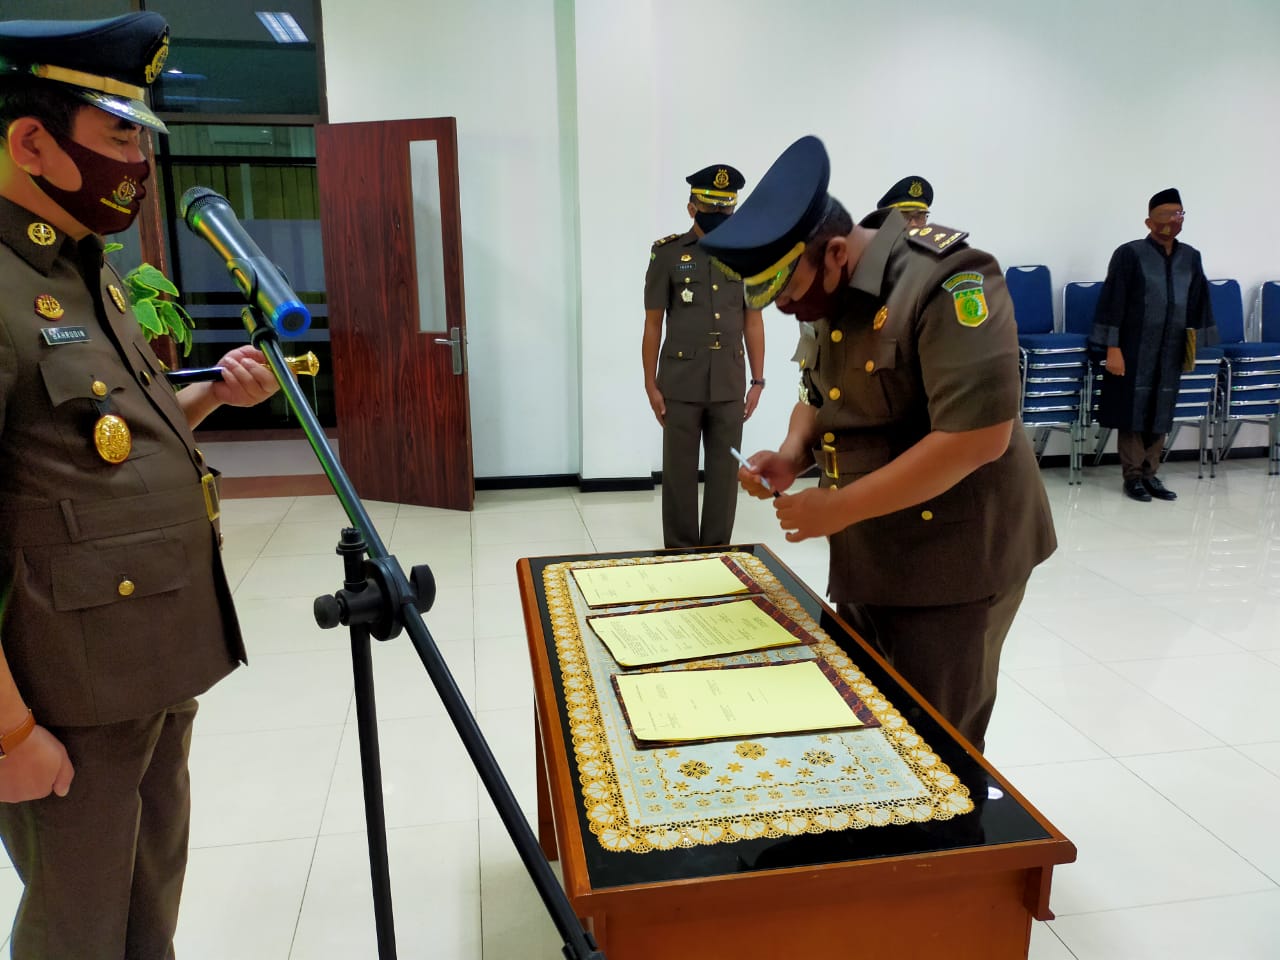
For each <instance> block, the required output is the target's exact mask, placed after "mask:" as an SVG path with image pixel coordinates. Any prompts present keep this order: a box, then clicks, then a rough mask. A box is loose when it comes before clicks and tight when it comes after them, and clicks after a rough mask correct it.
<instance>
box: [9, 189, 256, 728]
mask: <svg viewBox="0 0 1280 960" xmlns="http://www.w3.org/2000/svg"><path fill="white" fill-rule="evenodd" d="M86 277H88V278H89V279H88V280H86V279H85V278H86ZM113 287H114V288H115V290H116V291H118V292H120V293H121V297H120V304H119V305H117V303H116V297H115V296H114V295H113V294H112V290H111V288H113ZM123 289H124V285H123V284H122V282H121V281H120V279H119V278H118V277H117V276H116V274H115V273H114V272H113V271H112V270H111V269H110V267H107V266H106V265H105V263H104V260H103V255H102V244H101V242H100V241H99V240H98V239H97V238H96V237H88V238H86V239H85V240H83V241H81V242H80V243H78V244H77V243H76V242H75V241H73V240H71V239H70V238H69V237H65V236H63V235H62V234H61V232H60V231H56V230H54V228H52V227H51V226H49V225H48V224H46V223H43V222H42V221H40V220H39V218H37V217H35V216H33V215H32V214H30V213H29V212H28V211H26V210H24V209H23V208H22V207H19V206H17V205H16V204H13V203H11V202H9V201H8V200H5V199H3V198H0V592H7V600H6V601H5V604H4V606H5V610H4V613H3V622H0V644H2V645H3V648H4V653H5V656H6V657H7V659H8V662H9V666H10V668H11V669H12V671H13V675H14V678H15V680H16V681H17V684H18V689H19V690H20V691H21V693H22V695H23V697H24V698H25V700H26V702H27V704H28V705H29V706H30V707H31V708H32V709H33V711H34V712H35V714H36V717H37V719H38V720H39V721H40V722H42V723H47V724H51V725H59V726H76V725H90V724H99V723H110V722H115V721H118V720H124V719H130V718H138V717H143V716H146V715H149V714H151V713H155V712H157V711H159V710H161V709H164V708H165V707H168V706H171V705H173V704H175V703H179V702H181V701H183V700H186V699H187V698H189V697H192V696H195V695H196V694H199V693H203V692H204V691H205V690H207V689H208V688H209V687H210V686H211V685H212V684H213V683H214V682H215V681H217V680H218V679H219V678H221V677H223V676H225V675H226V674H227V673H229V672H230V671H231V670H232V669H233V668H234V667H235V665H236V663H237V661H240V660H243V659H244V646H243V643H242V642H241V638H240V632H239V626H238V624H237V621H236V617H235V612H234V609H233V608H232V605H231V593H230V590H229V588H228V585H227V580H226V576H225V574H224V573H223V569H222V562H221V560H220V558H219V554H218V531H217V528H216V525H215V524H214V523H212V522H211V521H210V518H209V514H210V512H211V511H210V510H209V509H208V508H207V507H206V502H205V490H204V484H202V477H204V476H205V475H206V474H207V473H208V469H207V468H206V467H205V465H204V463H203V458H202V457H201V455H200V453H199V451H197V450H196V447H195V441H194V438H193V437H192V434H191V430H190V429H189V428H188V426H187V422H186V418H185V416H184V415H183V413H182V410H181V408H180V407H179V406H178V402H177V400H176V398H175V397H174V394H173V390H172V388H171V387H170V386H169V384H168V382H167V381H166V380H165V378H164V376H163V372H162V368H161V366H160V362H159V361H158V360H157V358H156V355H155V354H154V353H153V352H152V350H151V348H150V346H149V345H148V344H147V342H146V339H145V338H144V337H143V335H142V332H141V330H140V328H139V327H138V323H137V320H135V319H134V316H133V313H132V311H131V310H130V309H129V308H128V306H127V304H126V303H125V301H124V299H123V295H122V291H123ZM53 301H56V304H54V303H53ZM41 306H43V308H44V314H50V313H57V312H58V311H59V310H60V311H61V316H57V317H50V316H46V315H44V314H42V312H41V310H40V307H41ZM104 414H114V415H116V416H119V417H121V418H122V419H123V420H124V421H125V423H127V424H128V427H129V430H130V431H131V433H132V450H131V452H130V453H129V455H128V458H127V459H125V460H124V461H123V462H121V463H117V464H112V463H108V462H107V461H106V460H105V459H104V458H103V457H102V456H100V455H99V452H98V448H97V447H96V446H95V443H94V427H95V424H96V422H97V421H98V419H99V417H101V416H103V415H104ZM0 595H3V593H0Z"/></svg>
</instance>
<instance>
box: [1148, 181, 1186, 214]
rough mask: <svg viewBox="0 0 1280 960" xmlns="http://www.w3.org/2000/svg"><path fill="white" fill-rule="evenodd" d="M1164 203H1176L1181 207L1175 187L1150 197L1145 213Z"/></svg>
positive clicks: (1180, 200) (1179, 197) (1180, 199)
mask: <svg viewBox="0 0 1280 960" xmlns="http://www.w3.org/2000/svg"><path fill="white" fill-rule="evenodd" d="M1166 203H1176V204H1177V205H1178V206H1182V197H1181V196H1180V195H1179V194H1178V190H1177V188H1176V187H1170V188H1169V189H1168V190H1161V191H1160V192H1159V193H1157V194H1155V195H1154V196H1152V198H1151V200H1150V201H1149V202H1148V203H1147V213H1150V212H1151V211H1152V210H1154V209H1155V208H1156V207H1158V206H1161V205H1162V204H1166Z"/></svg>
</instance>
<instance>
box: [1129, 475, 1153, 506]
mask: <svg viewBox="0 0 1280 960" xmlns="http://www.w3.org/2000/svg"><path fill="white" fill-rule="evenodd" d="M1124 495H1125V496H1126V497H1128V498H1129V499H1131V500H1141V501H1142V502H1143V503H1150V502H1151V494H1149V493H1147V487H1146V484H1144V483H1143V482H1142V481H1141V480H1140V479H1138V478H1137V477H1135V478H1134V479H1132V480H1126V481H1125V482H1124Z"/></svg>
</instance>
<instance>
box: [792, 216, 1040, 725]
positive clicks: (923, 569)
mask: <svg viewBox="0 0 1280 960" xmlns="http://www.w3.org/2000/svg"><path fill="white" fill-rule="evenodd" d="M863 225H864V226H872V227H879V230H878V232H877V234H876V236H875V237H874V238H873V240H872V241H871V243H870V245H869V246H868V247H867V249H866V250H865V251H864V252H863V255H862V257H861V258H860V260H859V262H858V265H857V267H856V268H855V269H854V272H853V275H852V277H850V280H849V289H848V290H846V291H844V292H843V294H842V297H843V299H842V300H841V306H840V308H839V310H838V311H835V315H834V316H833V318H831V319H826V320H822V321H819V322H818V323H816V324H815V325H814V329H813V332H812V335H806V336H805V337H804V339H802V342H801V346H800V349H799V350H798V351H797V354H798V357H799V359H800V361H801V370H802V384H803V391H804V394H805V398H806V400H807V401H808V402H809V403H811V404H813V405H815V406H817V408H818V409H817V411H816V426H817V438H816V440H817V443H818V446H817V448H816V449H815V450H814V457H815V460H816V462H817V464H818V467H819V469H820V470H821V471H822V480H821V483H822V484H823V485H824V486H839V487H843V486H845V485H847V484H849V483H852V482H853V481H855V480H857V479H858V478H859V477H862V476H865V475H867V474H869V473H871V472H873V471H874V470H877V469H879V468H880V467H882V466H884V465H885V464H887V463H889V462H890V461H891V460H893V459H894V458H896V457H897V456H898V455H900V454H901V453H903V452H904V451H905V450H907V449H909V448H910V447H912V446H913V445H915V444H916V443H917V442H919V441H920V440H921V439H923V438H924V437H925V436H927V435H928V434H929V433H930V432H932V431H934V430H938V431H944V432H947V433H962V432H966V431H971V430H977V429H981V428H984V427H989V426H994V425H996V424H1000V423H1004V422H1007V421H1010V420H1012V421H1014V423H1013V430H1012V433H1011V436H1010V442H1009V447H1008V449H1007V450H1006V451H1005V453H1004V454H1003V455H1002V456H1001V457H999V458H998V459H996V460H995V461H993V462H991V463H988V464H986V465H985V466H983V467H981V468H979V469H977V470H975V471H973V472H972V473H970V474H969V475H968V476H967V477H965V478H964V479H962V480H961V481H960V482H959V483H957V484H955V485H954V486H952V487H951V488H950V489H948V490H945V491H943V492H942V493H941V494H939V495H938V496H936V497H934V498H932V499H931V500H928V501H925V502H924V503H920V504H917V505H916V506H913V507H910V508H908V509H905V510H899V511H896V512H894V513H890V514H887V515H885V516H881V517H873V518H871V519H869V520H865V521H863V522H861V523H857V524H854V525H853V526H851V527H848V528H846V529H844V530H842V531H840V532H838V533H836V534H834V535H833V536H832V537H831V538H830V543H831V565H830V581H829V584H828V593H829V595H830V597H831V599H832V601H833V602H834V603H835V604H836V605H837V607H838V609H839V610H840V611H841V613H842V615H843V616H844V617H845V618H846V619H847V620H848V621H849V623H850V624H851V625H852V626H853V627H854V628H855V629H857V630H858V631H859V632H860V633H863V635H864V638H865V639H867V640H868V641H870V642H873V643H876V644H878V645H879V647H880V649H881V650H883V651H884V653H885V655H886V657H887V658H888V659H889V661H890V662H891V663H892V664H893V665H894V667H895V668H896V669H897V670H898V671H899V673H901V674H902V676H903V677H904V678H905V679H906V680H907V682H908V683H910V684H911V685H912V686H913V687H915V688H916V689H917V690H919V691H920V693H921V694H923V695H924V697H925V699H926V700H928V701H930V702H931V703H932V704H933V705H934V706H935V707H936V708H937V709H938V710H939V711H940V712H941V713H942V714H943V716H944V717H946V719H947V720H948V721H949V722H951V724H952V725H954V726H955V727H957V728H958V729H959V730H960V732H961V733H962V734H964V736H965V737H966V738H968V739H969V740H970V741H971V742H973V743H974V744H975V745H977V746H978V747H979V748H981V747H982V746H983V744H984V737H985V733H986V727H987V721H988V719H989V718H990V715H991V708H992V705H993V704H994V701H995V691H996V674H997V672H998V669H999V661H1000V651H1001V649H1002V646H1003V643H1004V638H1005V635H1006V634H1007V633H1008V630H1009V626H1010V624H1011V623H1012V621H1013V617H1014V614H1015V613H1016V612H1017V609H1018V605H1019V603H1020V601H1021V599H1022V595H1023V591H1024V589H1025V587H1026V583H1027V579H1028V577H1029V576H1030V574H1031V571H1032V569H1033V568H1034V567H1035V566H1036V564H1038V563H1040V562H1041V561H1043V560H1044V559H1045V558H1046V557H1048V556H1049V554H1050V553H1052V552H1053V550H1054V548H1055V546H1056V540H1055V537H1054V532H1053V521H1052V518H1051V515H1050V512H1049V504H1048V498H1047V497H1046V495H1045V491H1044V484H1043V482H1042V481H1041V479H1040V474H1039V470H1038V469H1037V467H1036V462H1035V457H1034V454H1033V452H1032V450H1031V445H1030V443H1029V441H1028V440H1027V436H1026V433H1025V430H1024V429H1023V427H1022V424H1021V422H1020V421H1019V420H1018V410H1019V405H1020V377H1019V373H1018V343H1017V334H1016V329H1015V326H1014V321H1013V309H1012V304H1011V303H1010V301H1009V296H1008V292H1007V290H1006V289H1005V287H1004V280H1003V277H1002V275H1001V272H1000V266H999V264H998V263H996V261H995V260H994V258H992V257H991V256H990V255H989V254H986V253H983V252H982V251H979V250H974V249H972V248H970V247H968V246H967V245H966V244H965V243H964V242H963V240H964V237H965V236H966V235H965V234H963V233H961V232H958V231H954V230H951V229H949V228H947V227H939V226H936V225H934V226H931V227H929V228H925V229H924V230H916V231H910V232H909V231H906V229H905V222H904V221H903V219H902V216H901V214H899V213H898V212H896V211H889V212H884V211H881V212H878V213H876V214H872V215H871V216H870V217H868V218H866V219H865V220H863Z"/></svg>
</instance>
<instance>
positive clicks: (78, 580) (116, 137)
mask: <svg viewBox="0 0 1280 960" xmlns="http://www.w3.org/2000/svg"><path fill="white" fill-rule="evenodd" d="M168 42H169V30H168V27H167V26H166V24H165V21H164V19H163V18H162V17H160V16H159V15H158V14H155V13H136V14H130V15H127V16H123V17H118V18H114V19H111V20H103V21H78V22H67V23H60V22H36V21H14V22H8V23H0V138H2V142H0V837H2V838H3V840H4V844H5V847H6V849H7V850H8V853H9V856H10V858H11V859H12V861H13V864H14V867H15V868H16V870H17V874H18V876H19V877H20V878H21V880H22V882H23V884H24V892H23V895H22V900H21V902H20V904H19V907H18V914H17V919H16V922H15V924H14V928H13V935H12V954H13V956H14V957H15V958H19V960H90V958H92V960H106V958H111V960H122V958H128V960H163V958H168V957H172V956H173V944H172V938H173V932H174V928H175V926H176V923H177V912H178V900H179V896H180V894H181V890H182V879H183V875H184V872H185V868H186V856H187V834H188V822H189V813H190V803H189V779H188V774H187V755H188V750H189V747H190V742H191V728H192V720H193V718H194V716H195V712H196V702H195V700H194V699H193V697H195V696H197V695H198V694H200V693H203V692H204V691H205V690H207V689H208V688H209V687H210V686H211V685H212V684H213V683H215V682H216V681H217V680H219V679H220V678H221V677H223V676H225V675H226V674H227V673H229V672H230V671H231V670H232V669H234V668H235V666H236V665H237V663H239V662H240V661H242V660H244V656H245V654H244V645H243V643H242V641H241V637H240V631H239V627H238V625H237V622H236V616H235V611H234V610H233V608H232V604H231V591H230V588H229V586H228V583H227V579H226V576H225V574H224V572H223V567H222V562H221V560H220V557H219V552H218V546H219V533H218V529H217V518H218V500H217V489H216V486H215V484H214V477H213V475H212V474H211V473H210V470H209V468H208V466H207V465H206V464H205V462H204V458H203V457H202V455H201V453H200V451H199V450H197V449H196V447H195V443H194V440H193V437H192V433H191V428H192V427H193V426H194V425H195V424H197V423H199V422H200V420H201V419H203V418H204V417H205V416H207V415H208V414H209V413H210V412H211V411H212V410H213V409H215V408H216V407H217V406H218V405H219V404H222V403H230V404H235V405H239V406H247V405H250V404H254V403H257V402H259V401H261V400H262V399H264V398H265V397H267V396H269V395H270V394H271V393H272V392H273V391H274V389H275V388H276V383H275V379H274V377H273V376H272V374H271V371H270V369H269V368H268V367H266V366H265V364H264V363H263V362H262V361H263V359H264V358H263V357H262V355H261V354H260V353H258V351H257V350H255V349H253V348H252V347H241V348H238V349H236V350H233V351H231V352H230V353H229V354H228V355H227V356H226V357H224V358H223V360H222V362H221V366H222V367H223V380H222V382H217V383H203V384H197V385H195V386H191V387H187V388H186V389H184V390H182V391H181V392H179V393H176V394H175V393H174V391H173V390H172V388H171V387H170V386H169V385H168V383H167V381H166V379H165V377H164V373H163V368H162V366H161V364H160V362H159V360H158V359H157V358H156V355H155V354H154V353H153V352H152V351H151V348H150V347H149V346H148V344H147V342H146V339H145V338H144V337H143V335H142V332H141V330H140V328H139V326H138V321H137V320H136V319H135V317H134V315H133V312H132V310H131V308H130V306H129V304H128V302H127V300H126V298H125V296H124V293H123V284H122V282H121V280H120V278H119V276H117V275H116V274H115V272H114V271H113V270H112V269H111V268H110V267H109V266H108V265H106V262H105V259H104V256H103V241H102V235H103V234H110V233H115V232H119V231H122V230H124V229H126V228H128V226H129V225H130V224H131V223H132V221H133V219H134V217H135V216H136V214H137V212H138V206H139V202H140V201H141V199H142V197H143V195H144V192H145V191H146V189H147V186H146V181H147V178H148V174H149V173H150V168H149V166H148V163H147V161H146V160H145V159H144V156H143V154H142V152H141V150H140V147H139V137H140V135H141V128H142V127H150V128H151V129H153V130H157V131H161V132H163V131H164V124H162V123H161V122H160V121H159V120H158V119H157V118H156V117H155V115H154V114H153V113H152V112H151V111H150V110H149V109H148V108H147V106H146V105H145V104H144V103H143V102H142V97H143V96H144V93H145V88H146V87H147V86H148V85H149V84H150V83H151V82H152V81H154V80H155V78H156V77H157V76H158V75H159V72H160V70H161V68H162V66H163V64H164V60H165V56H166V54H167V53H168Z"/></svg>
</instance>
